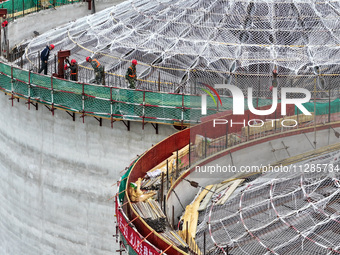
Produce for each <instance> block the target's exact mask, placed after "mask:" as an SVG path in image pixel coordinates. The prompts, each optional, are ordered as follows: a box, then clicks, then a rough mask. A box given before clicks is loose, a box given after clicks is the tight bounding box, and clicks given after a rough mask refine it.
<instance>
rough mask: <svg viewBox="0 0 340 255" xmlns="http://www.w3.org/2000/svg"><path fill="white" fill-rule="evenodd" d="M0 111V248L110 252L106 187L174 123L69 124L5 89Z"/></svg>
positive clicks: (90, 120) (11, 251)
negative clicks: (13, 97)
mask: <svg viewBox="0 0 340 255" xmlns="http://www.w3.org/2000/svg"><path fill="white" fill-rule="evenodd" d="M0 109H1V112H0V204H1V207H0V254H27V255H30V254H32V255H33V254H115V250H116V247H115V239H114V238H113V237H112V235H113V234H115V227H114V207H113V200H111V201H108V199H109V198H110V197H111V196H113V194H114V191H115V190H114V187H111V185H112V184H113V183H115V182H116V181H117V179H118V178H119V176H120V175H121V174H120V171H121V170H123V169H124V168H125V167H126V166H127V165H129V163H130V162H131V161H132V159H133V158H134V157H136V155H137V154H141V153H142V152H144V151H145V150H146V149H148V148H150V147H151V145H152V144H155V143H157V142H158V141H160V140H162V139H164V138H165V137H167V136H168V135H170V134H172V133H174V132H175V129H174V128H173V127H172V126H160V127H159V135H156V134H155V129H154V128H153V127H152V126H151V125H146V127H145V130H142V125H141V124H140V123H136V122H132V123H131V131H127V129H126V127H125V126H124V124H123V123H121V122H115V123H114V127H113V129H111V127H110V123H109V121H107V120H104V121H103V126H102V127H100V126H99V123H98V121H97V120H95V119H94V118H92V117H86V118H85V123H84V124H83V123H82V119H81V118H79V115H76V121H74V122H73V121H72V118H70V117H69V116H68V114H67V113H66V112H64V111H58V110H57V111H56V113H55V116H52V114H51V112H50V111H48V110H47V109H46V108H45V107H44V106H43V105H39V110H38V111H36V110H35V108H34V107H31V110H28V109H27V105H26V104H24V101H23V100H20V102H17V100H15V101H14V106H13V107H12V106H11V102H10V101H9V100H8V96H6V95H5V94H3V93H0Z"/></svg>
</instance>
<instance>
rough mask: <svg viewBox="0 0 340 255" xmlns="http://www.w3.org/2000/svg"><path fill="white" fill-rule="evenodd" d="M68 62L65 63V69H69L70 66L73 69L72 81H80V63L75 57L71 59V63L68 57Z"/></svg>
mask: <svg viewBox="0 0 340 255" xmlns="http://www.w3.org/2000/svg"><path fill="white" fill-rule="evenodd" d="M66 62H67V64H68V65H67V64H65V66H64V69H65V70H67V69H69V68H70V70H71V73H70V74H71V75H70V77H71V81H78V64H77V61H76V60H75V59H72V60H71V63H70V61H69V60H68V59H66Z"/></svg>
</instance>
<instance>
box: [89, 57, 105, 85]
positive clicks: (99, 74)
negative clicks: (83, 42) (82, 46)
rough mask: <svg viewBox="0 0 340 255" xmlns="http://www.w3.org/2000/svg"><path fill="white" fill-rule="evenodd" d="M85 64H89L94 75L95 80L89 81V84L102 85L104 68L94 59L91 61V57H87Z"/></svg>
mask: <svg viewBox="0 0 340 255" xmlns="http://www.w3.org/2000/svg"><path fill="white" fill-rule="evenodd" d="M86 62H89V63H90V64H91V66H92V67H93V70H94V74H95V78H94V79H93V80H91V81H90V83H96V84H102V80H103V76H104V67H103V66H102V65H101V64H100V63H99V61H98V60H97V59H95V58H94V59H92V58H91V57H87V58H86Z"/></svg>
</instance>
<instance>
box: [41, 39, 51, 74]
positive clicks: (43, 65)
mask: <svg viewBox="0 0 340 255" xmlns="http://www.w3.org/2000/svg"><path fill="white" fill-rule="evenodd" d="M53 49H54V45H53V44H51V45H50V46H48V45H47V46H46V48H45V49H44V50H43V51H42V52H41V55H40V59H41V67H40V69H39V71H38V73H41V72H42V71H43V70H44V74H45V75H47V65H48V58H49V56H50V51H51V50H53Z"/></svg>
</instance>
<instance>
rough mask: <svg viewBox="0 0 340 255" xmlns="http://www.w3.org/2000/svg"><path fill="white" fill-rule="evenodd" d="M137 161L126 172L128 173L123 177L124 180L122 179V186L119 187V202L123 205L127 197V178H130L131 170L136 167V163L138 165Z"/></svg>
mask: <svg viewBox="0 0 340 255" xmlns="http://www.w3.org/2000/svg"><path fill="white" fill-rule="evenodd" d="M136 161H137V159H136V160H135V161H134V162H132V164H131V165H130V167H129V168H128V170H127V171H126V173H125V174H124V175H123V176H122V178H121V182H120V185H119V193H118V194H119V195H118V198H119V201H120V202H121V203H123V201H124V197H125V192H124V190H125V188H126V182H127V178H128V176H129V174H130V172H131V169H132V167H133V166H134V165H135V163H136Z"/></svg>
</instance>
